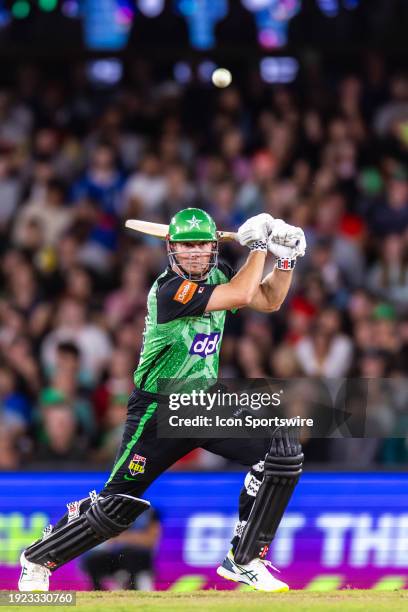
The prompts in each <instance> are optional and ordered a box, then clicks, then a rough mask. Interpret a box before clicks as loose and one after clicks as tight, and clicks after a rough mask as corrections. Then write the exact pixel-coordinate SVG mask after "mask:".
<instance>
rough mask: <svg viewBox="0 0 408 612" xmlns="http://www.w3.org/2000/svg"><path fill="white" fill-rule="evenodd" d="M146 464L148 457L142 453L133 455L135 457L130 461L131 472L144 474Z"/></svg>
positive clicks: (133, 474) (132, 473)
mask: <svg viewBox="0 0 408 612" xmlns="http://www.w3.org/2000/svg"><path fill="white" fill-rule="evenodd" d="M145 466H146V457H142V455H133V458H132V459H131V460H130V463H129V472H130V473H131V475H132V476H136V474H143V473H144V471H145Z"/></svg>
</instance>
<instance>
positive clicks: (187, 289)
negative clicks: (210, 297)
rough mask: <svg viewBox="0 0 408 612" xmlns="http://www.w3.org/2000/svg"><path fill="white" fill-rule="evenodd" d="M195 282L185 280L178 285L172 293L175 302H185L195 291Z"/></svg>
mask: <svg viewBox="0 0 408 612" xmlns="http://www.w3.org/2000/svg"><path fill="white" fill-rule="evenodd" d="M197 287H198V285H197V283H193V282H192V281H189V280H185V281H183V282H182V283H181V285H180V287H179V288H178V289H177V291H176V293H175V294H174V297H173V300H174V301H175V302H180V304H187V302H189V301H190V300H191V298H192V297H193V295H194V294H195V292H196V291H197Z"/></svg>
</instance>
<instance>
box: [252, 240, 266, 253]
mask: <svg viewBox="0 0 408 612" xmlns="http://www.w3.org/2000/svg"><path fill="white" fill-rule="evenodd" d="M249 250H250V251H251V253H252V251H261V252H262V253H267V252H268V247H267V244H266V242H265V240H255V241H254V242H251V244H250V245H249Z"/></svg>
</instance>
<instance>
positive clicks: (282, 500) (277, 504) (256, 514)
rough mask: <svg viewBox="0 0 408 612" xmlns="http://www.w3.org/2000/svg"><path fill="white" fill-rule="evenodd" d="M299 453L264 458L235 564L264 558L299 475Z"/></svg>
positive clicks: (237, 549)
mask: <svg viewBox="0 0 408 612" xmlns="http://www.w3.org/2000/svg"><path fill="white" fill-rule="evenodd" d="M302 464H303V453H300V454H299V455H296V456H293V457H273V456H267V457H266V459H265V472H264V478H263V480H262V484H261V486H260V487H259V491H258V493H257V495H256V497H255V501H254V504H253V506H252V509H251V513H250V515H249V518H248V521H247V523H246V525H245V527H244V530H243V532H242V535H241V537H240V539H239V542H238V545H237V548H236V550H235V553H234V559H235V561H236V562H237V563H241V564H246V563H249V562H250V561H252V559H255V558H256V557H264V556H265V555H266V553H267V552H268V549H269V546H270V543H271V542H272V540H273V538H274V537H275V533H276V531H277V529H278V527H279V524H280V522H281V520H282V517H283V514H284V512H285V510H286V507H287V505H288V503H289V500H290V498H291V497H292V493H293V491H294V489H295V486H296V484H297V482H298V480H299V476H300V474H301V473H302Z"/></svg>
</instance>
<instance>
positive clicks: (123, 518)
mask: <svg viewBox="0 0 408 612" xmlns="http://www.w3.org/2000/svg"><path fill="white" fill-rule="evenodd" d="M149 506H150V503H149V502H148V501H146V500H144V499H139V498H137V497H132V496H131V495H122V494H117V495H108V496H106V497H98V498H97V499H96V501H95V502H93V503H91V504H90V505H89V507H88V504H83V508H86V509H85V510H84V511H83V513H82V514H80V516H78V517H77V518H74V519H73V520H71V521H69V522H68V523H66V524H65V525H63V526H62V527H60V528H59V529H56V530H55V531H53V532H52V533H51V534H50V535H49V536H48V537H47V538H45V539H44V538H43V539H42V540H39V541H37V542H34V544H32V545H31V546H29V547H28V548H27V550H26V551H25V556H26V559H28V561H31V562H32V563H38V564H39V565H42V566H43V567H46V568H48V569H50V570H52V571H53V570H56V569H57V568H59V567H61V565H64V564H65V563H67V562H68V561H71V560H72V559H75V557H78V556H79V555H81V554H82V553H84V552H86V551H87V550H90V549H91V548H93V547H94V546H97V545H98V544H101V543H102V542H106V540H109V539H110V538H112V537H114V536H117V535H119V534H120V533H122V531H125V529H128V527H130V526H131V524H132V523H133V521H134V520H135V519H136V518H137V517H138V516H139V514H142V512H144V511H145V510H146V509H147V508H149Z"/></svg>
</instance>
